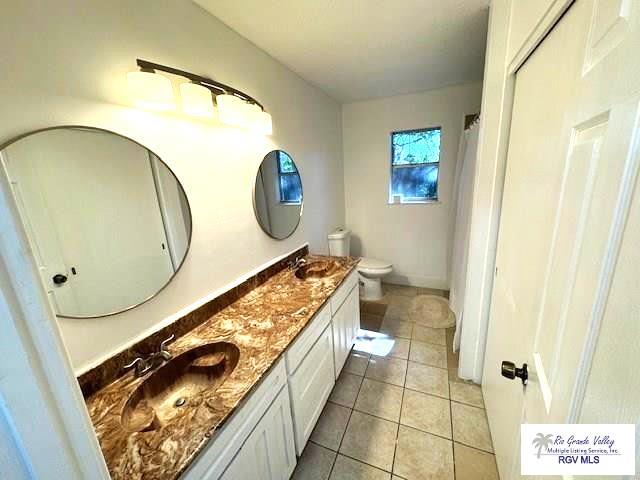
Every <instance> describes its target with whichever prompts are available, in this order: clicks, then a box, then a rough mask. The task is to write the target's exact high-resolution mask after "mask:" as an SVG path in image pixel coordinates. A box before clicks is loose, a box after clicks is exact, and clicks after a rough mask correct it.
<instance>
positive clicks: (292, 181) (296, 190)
mask: <svg viewBox="0 0 640 480" xmlns="http://www.w3.org/2000/svg"><path fill="white" fill-rule="evenodd" d="M277 154H278V180H279V181H280V203H290V204H294V205H299V204H300V203H301V201H302V183H301V181H300V175H299V174H298V169H297V168H296V164H295V163H293V159H292V158H291V157H290V156H289V155H287V153H286V152H283V151H281V150H278V152H277Z"/></svg>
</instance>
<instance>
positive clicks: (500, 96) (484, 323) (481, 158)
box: [458, 0, 574, 384]
mask: <svg viewBox="0 0 640 480" xmlns="http://www.w3.org/2000/svg"><path fill="white" fill-rule="evenodd" d="M573 1H574V0H551V1H550V2H549V5H548V7H547V9H546V10H545V11H544V12H543V13H542V14H541V16H540V17H539V18H538V19H537V20H535V19H534V23H533V24H532V26H531V29H530V31H529V33H528V35H527V36H526V37H525V40H524V41H523V42H522V44H521V45H520V46H519V47H518V48H517V50H516V53H515V54H513V55H511V56H509V51H510V44H511V39H512V37H513V29H514V28H515V27H514V22H513V16H514V13H517V11H515V10H516V9H517V7H518V1H517V0H492V2H491V6H490V9H489V31H488V37H487V48H486V57H485V68H484V82H483V89H482V104H481V109H480V111H481V114H480V129H479V132H478V153H477V162H476V171H475V173H474V189H473V199H472V208H471V215H470V222H471V223H470V227H469V228H470V230H469V246H468V249H469V254H468V264H467V278H466V287H465V292H466V293H465V298H464V308H463V311H464V329H463V331H462V334H461V338H460V369H459V371H458V376H459V377H460V378H463V379H466V380H473V381H474V382H475V383H479V384H480V383H482V377H483V370H484V357H485V348H486V343H487V331H488V326H489V317H490V312H491V297H492V292H493V278H494V275H495V269H496V265H495V261H496V253H497V242H498V230H499V225H500V212H501V208H502V191H503V186H504V177H505V171H506V164H507V154H508V145H509V133H510V127H511V114H512V108H513V99H514V89H515V76H516V72H517V71H518V69H519V68H520V66H522V64H523V63H524V62H525V61H526V59H527V58H528V57H529V55H531V53H532V52H533V51H534V50H535V49H536V47H537V46H538V45H539V44H540V42H542V40H543V39H544V38H545V36H546V35H547V34H548V33H549V32H550V31H551V29H552V28H553V27H554V25H555V24H556V23H557V22H558V20H559V19H560V18H561V17H562V15H563V14H564V13H565V12H566V11H567V9H568V8H569V7H570V6H571V4H572V3H573ZM471 292H473V294H471Z"/></svg>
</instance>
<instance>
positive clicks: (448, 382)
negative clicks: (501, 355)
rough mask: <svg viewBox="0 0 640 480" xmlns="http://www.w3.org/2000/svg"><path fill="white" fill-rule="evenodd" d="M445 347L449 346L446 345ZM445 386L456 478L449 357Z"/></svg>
mask: <svg viewBox="0 0 640 480" xmlns="http://www.w3.org/2000/svg"><path fill="white" fill-rule="evenodd" d="M446 348H447V349H448V348H449V347H446ZM447 388H448V389H449V422H450V423H451V456H452V457H453V478H454V480H455V479H456V448H455V440H454V433H453V407H452V405H451V403H452V400H451V380H450V379H449V359H448V358H447Z"/></svg>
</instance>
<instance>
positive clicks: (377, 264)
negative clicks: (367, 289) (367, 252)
mask: <svg viewBox="0 0 640 480" xmlns="http://www.w3.org/2000/svg"><path fill="white" fill-rule="evenodd" d="M358 267H361V268H366V269H368V270H385V269H387V268H390V267H391V263H390V262H385V261H384V260H377V259H375V258H366V257H362V258H361V259H360V263H358Z"/></svg>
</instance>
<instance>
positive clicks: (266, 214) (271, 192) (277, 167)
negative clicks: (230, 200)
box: [253, 150, 302, 240]
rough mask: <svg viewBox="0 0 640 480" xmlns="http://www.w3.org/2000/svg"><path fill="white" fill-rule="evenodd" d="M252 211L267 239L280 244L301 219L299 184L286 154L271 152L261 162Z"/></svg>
mask: <svg viewBox="0 0 640 480" xmlns="http://www.w3.org/2000/svg"><path fill="white" fill-rule="evenodd" d="M253 207H254V210H255V213H256V218H257V219H258V223H259V224H260V226H261V227H262V230H264V231H265V233H266V234H267V235H269V236H271V237H273V238H275V239H277V240H282V239H285V238H287V237H289V236H290V235H291V234H293V232H295V230H296V228H297V227H298V223H300V217H301V216H302V180H301V179H300V174H299V173H298V168H297V167H296V164H295V162H294V161H293V158H291V156H290V155H289V154H288V153H287V152H284V151H282V150H273V151H271V152H269V153H268V154H267V155H266V156H265V157H264V159H263V160H262V163H261V164H260V168H259V169H258V173H257V174H256V184H255V188H254V191H253Z"/></svg>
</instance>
